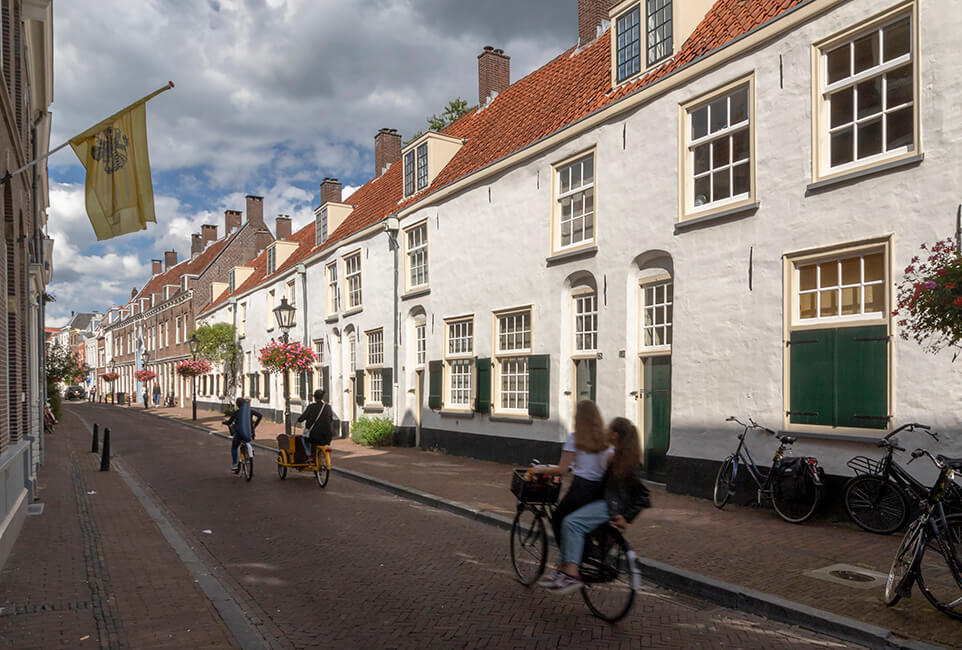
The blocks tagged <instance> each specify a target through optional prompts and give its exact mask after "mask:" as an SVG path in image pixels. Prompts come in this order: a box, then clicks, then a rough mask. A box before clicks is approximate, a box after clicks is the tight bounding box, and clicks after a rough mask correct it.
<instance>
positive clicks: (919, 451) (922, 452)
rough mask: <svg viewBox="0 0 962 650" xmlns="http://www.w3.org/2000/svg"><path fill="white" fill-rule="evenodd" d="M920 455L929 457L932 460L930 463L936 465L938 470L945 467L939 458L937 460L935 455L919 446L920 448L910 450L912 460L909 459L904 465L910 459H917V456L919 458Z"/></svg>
mask: <svg viewBox="0 0 962 650" xmlns="http://www.w3.org/2000/svg"><path fill="white" fill-rule="evenodd" d="M922 456H928V457H929V460H931V461H932V464H934V465H935V466H936V467H938V468H939V469H940V470H941V469H945V463H941V462H939V460H938V459H937V458H936V457H935V456H933V455H932V454H930V453H929V452H928V450H927V449H921V448H920V449H916V450H915V451H913V452H912V460H910V461H909V462H908V463H906V465H909V464H911V463H912V461H914V460H916V459H918V458H921V457H922Z"/></svg>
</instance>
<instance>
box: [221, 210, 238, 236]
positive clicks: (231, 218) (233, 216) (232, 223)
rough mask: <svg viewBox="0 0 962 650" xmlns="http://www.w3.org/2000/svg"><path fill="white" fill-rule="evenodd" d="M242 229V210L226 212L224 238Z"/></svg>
mask: <svg viewBox="0 0 962 650" xmlns="http://www.w3.org/2000/svg"><path fill="white" fill-rule="evenodd" d="M240 227H241V213H240V210H224V236H227V235H229V234H231V232H233V231H234V230H239V229H240Z"/></svg>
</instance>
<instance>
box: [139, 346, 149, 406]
mask: <svg viewBox="0 0 962 650" xmlns="http://www.w3.org/2000/svg"><path fill="white" fill-rule="evenodd" d="M140 356H141V357H143V359H144V365H143V369H144V370H147V362H148V361H150V352H147V350H144V353H143V354H142V355H140ZM148 393H149V391H148V389H147V380H144V410H145V411H146V410H147V409H149V408H150V406H149V405H148V404H147V402H148V400H149V399H150V395H149V394H148Z"/></svg>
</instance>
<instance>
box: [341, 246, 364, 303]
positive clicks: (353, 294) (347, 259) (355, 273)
mask: <svg viewBox="0 0 962 650" xmlns="http://www.w3.org/2000/svg"><path fill="white" fill-rule="evenodd" d="M353 260H356V261H357V266H356V268H355V269H354V270H352V269H351V267H352V266H353V265H352V263H351V262H352V261H353ZM343 264H344V294H345V296H346V297H347V304H346V305H345V308H344V311H345V312H353V311H358V310H360V309H361V308H362V307H363V306H364V295H363V293H362V290H363V286H362V283H361V271H362V268H361V265H362V261H361V251H355V252H353V253H350V254H349V255H345V256H344V258H343Z"/></svg>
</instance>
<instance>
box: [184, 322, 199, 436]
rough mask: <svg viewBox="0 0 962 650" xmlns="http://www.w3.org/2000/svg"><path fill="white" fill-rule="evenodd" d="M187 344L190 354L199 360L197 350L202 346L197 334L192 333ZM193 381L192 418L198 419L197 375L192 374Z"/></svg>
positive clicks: (195, 359)
mask: <svg viewBox="0 0 962 650" xmlns="http://www.w3.org/2000/svg"><path fill="white" fill-rule="evenodd" d="M187 344H188V345H189V346H190V356H192V357H193V358H194V361H197V350H198V348H200V339H198V338H197V334H191V335H190V338H189V339H187ZM191 382H192V384H193V386H192V388H191V397H190V408H191V419H192V420H196V419H197V375H192V376H191Z"/></svg>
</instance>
